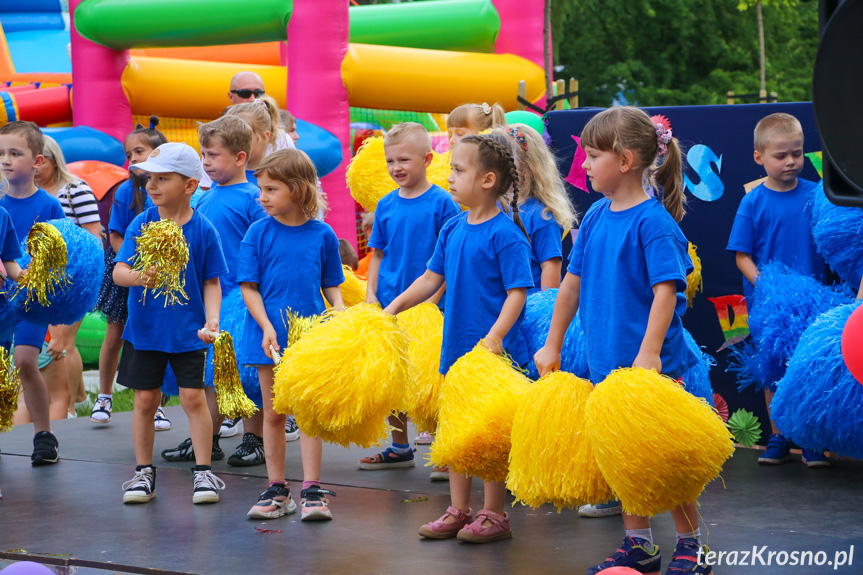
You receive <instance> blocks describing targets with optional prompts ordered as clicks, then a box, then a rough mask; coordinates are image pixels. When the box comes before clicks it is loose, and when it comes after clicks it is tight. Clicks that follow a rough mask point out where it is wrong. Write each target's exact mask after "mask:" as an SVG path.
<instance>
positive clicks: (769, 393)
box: [764, 389, 782, 434]
mask: <svg viewBox="0 0 863 575" xmlns="http://www.w3.org/2000/svg"><path fill="white" fill-rule="evenodd" d="M775 393H776V392H775V391H772V390H770V389H765V390H764V401H765V402H766V403H767V416H768V417H770V428H771V429H772V432H771V433H778V434H781V433H782V432H781V431H779V428H778V427H776V424H775V423H773V416H772V415H771V411H770V402H772V401H773V395H774V394H775Z"/></svg>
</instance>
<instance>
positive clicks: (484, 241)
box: [428, 212, 533, 375]
mask: <svg viewBox="0 0 863 575" xmlns="http://www.w3.org/2000/svg"><path fill="white" fill-rule="evenodd" d="M468 213H469V212H465V213H463V214H461V215H459V216H456V217H455V218H452V219H451V220H450V221H448V222H447V223H446V225H444V227H443V229H442V230H441V233H440V236H439V237H438V240H437V245H436V246H435V250H434V255H432V257H431V259H430V260H429V262H428V269H430V270H431V271H433V272H434V273H437V274H441V275H443V276H444V278H445V279H446V308H445V311H444V321H443V344H442V346H441V354H440V372H441V373H442V374H444V375H446V372H447V371H449V368H450V367H451V366H452V364H454V363H455V362H456V360H457V359H458V358H460V357H461V356H463V355H464V354H466V353H467V352H469V351H470V350H472V349H473V348H474V347H475V346H476V344H477V343H479V341H480V340H481V339H482V338H484V337H485V336H487V335H488V332H489V330H490V329H491V326H493V325H494V322H496V321H497V318H498V316H500V312H501V309H503V303H504V301H506V295H507V294H506V290H509V289H514V288H531V287H533V279H532V278H531V276H530V246H529V245H528V243H527V238H525V237H524V234H523V233H522V232H521V230H520V229H518V226H517V225H515V223H514V222H513V221H512V220H511V219H509V218H508V217H507V216H506V214H504V213H503V212H500V213H498V214H497V215H496V216H495V217H493V218H491V219H490V220H488V221H485V222H483V223H481V224H475V225H474V224H469V223H468V222H467V216H468ZM523 319H524V309H522V310H521V313H520V314H519V316H518V320H516V322H515V324H514V325H513V326H512V329H510V330H509V333H508V334H506V337H505V338H504V339H503V347H504V349H505V350H506V352H507V353H509V355H510V356H512V358H513V360H514V361H515V363H516V364H518V365H524V364H526V363H527V361H528V359H529V358H528V352H527V342H526V341H525V340H524V336H522V335H521V330H520V329H519V327H520V326H521V322H522V320H523Z"/></svg>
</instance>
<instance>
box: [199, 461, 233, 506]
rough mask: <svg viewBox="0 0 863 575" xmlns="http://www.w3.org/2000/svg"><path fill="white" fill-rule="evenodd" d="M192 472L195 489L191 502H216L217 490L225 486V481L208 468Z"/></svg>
mask: <svg viewBox="0 0 863 575" xmlns="http://www.w3.org/2000/svg"><path fill="white" fill-rule="evenodd" d="M194 473H195V491H194V492H193V493H192V503H218V502H219V491H221V490H222V489H224V488H225V482H224V481H222V480H221V479H219V478H218V477H217V476H215V475H213V472H212V471H211V470H209V469H207V470H206V471H195V472H194Z"/></svg>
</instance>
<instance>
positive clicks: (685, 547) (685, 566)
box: [665, 539, 713, 575]
mask: <svg viewBox="0 0 863 575" xmlns="http://www.w3.org/2000/svg"><path fill="white" fill-rule="evenodd" d="M699 551H700V553H699ZM709 551H710V550H709V549H708V548H707V547H706V546H702V545H701V544H700V543H699V542H698V541H696V540H695V539H678V540H677V549H675V550H674V555H672V556H671V563H670V564H669V565H668V569H667V570H666V571H665V575H683V574H685V573H692V574H694V575H707V574H708V573H713V567H711V566H710V565H707V564H706V562H705V561H704V556H705V555H707V553H708V552H709ZM699 559H700V561H699Z"/></svg>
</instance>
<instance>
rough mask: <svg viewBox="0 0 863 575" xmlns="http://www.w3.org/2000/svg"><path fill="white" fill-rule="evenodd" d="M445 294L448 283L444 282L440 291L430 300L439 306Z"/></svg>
mask: <svg viewBox="0 0 863 575" xmlns="http://www.w3.org/2000/svg"><path fill="white" fill-rule="evenodd" d="M444 293H446V282H443V285H442V286H440V289H439V290H437V291H436V292H434V295H433V296H431V297H430V298H429V302H430V303H433V304H435V305H438V304H439V303H440V300H441V298H442V297H443V294H444Z"/></svg>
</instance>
